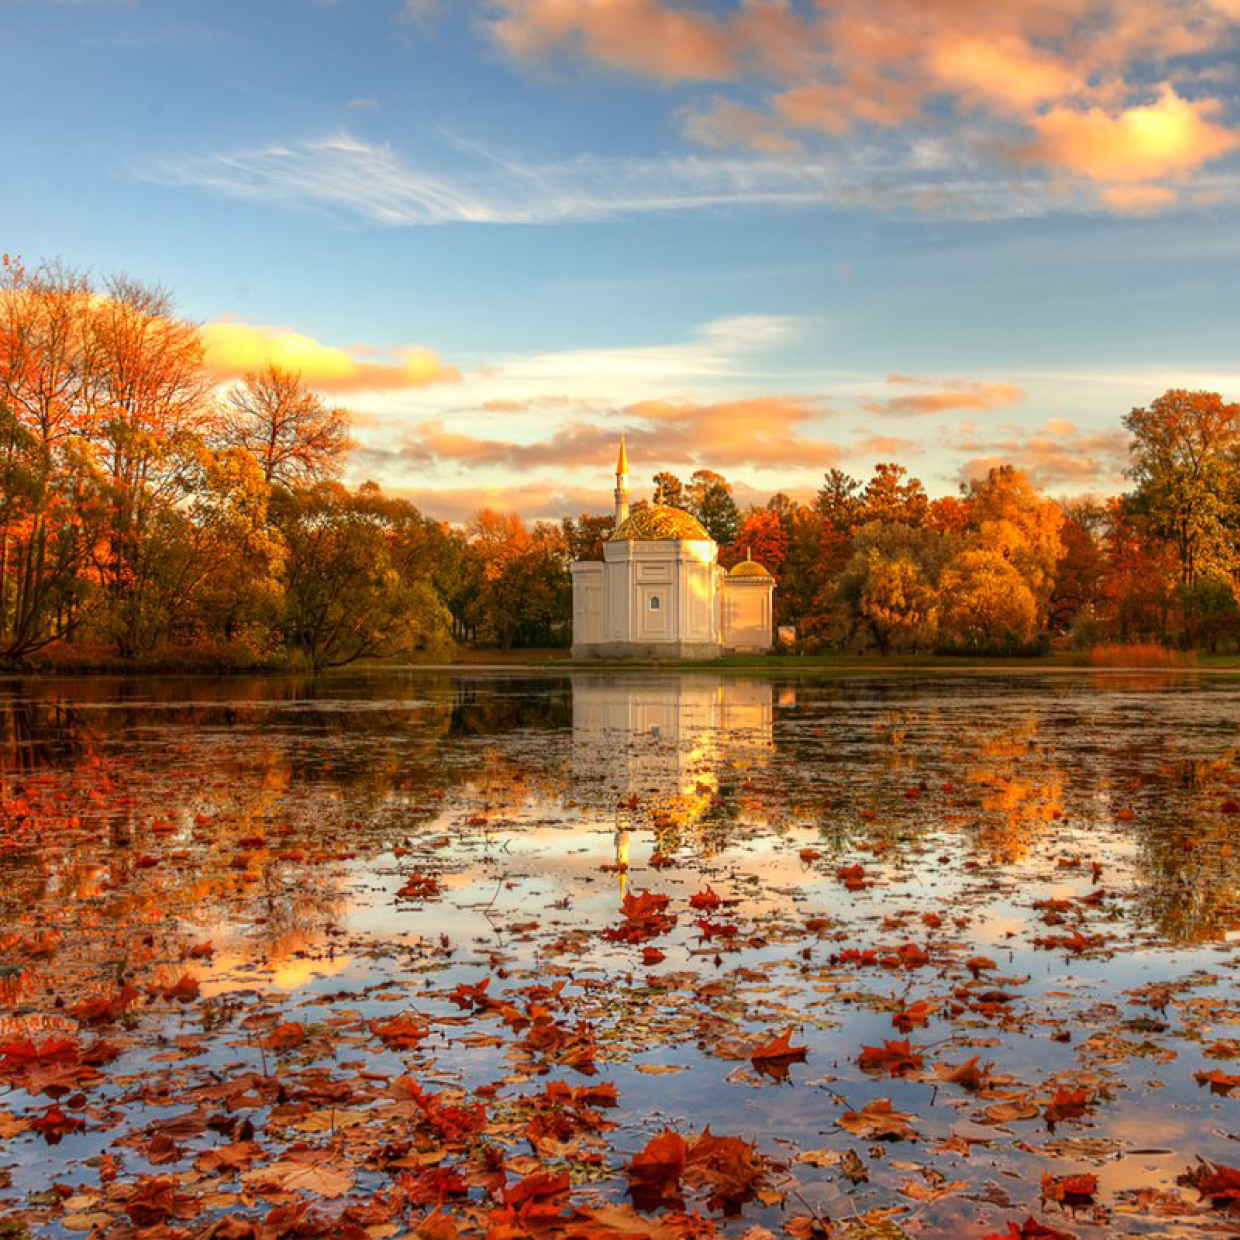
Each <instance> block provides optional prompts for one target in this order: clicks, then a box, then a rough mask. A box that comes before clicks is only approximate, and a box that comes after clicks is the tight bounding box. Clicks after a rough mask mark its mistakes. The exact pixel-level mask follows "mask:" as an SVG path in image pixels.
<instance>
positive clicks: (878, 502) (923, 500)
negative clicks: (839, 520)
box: [860, 461, 930, 525]
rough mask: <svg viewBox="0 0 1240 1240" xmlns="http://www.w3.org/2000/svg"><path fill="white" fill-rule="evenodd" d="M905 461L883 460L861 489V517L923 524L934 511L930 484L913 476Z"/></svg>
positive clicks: (908, 523)
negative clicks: (929, 488)
mask: <svg viewBox="0 0 1240 1240" xmlns="http://www.w3.org/2000/svg"><path fill="white" fill-rule="evenodd" d="M907 475H908V470H906V469H905V468H904V466H903V465H895V464H892V463H891V462H890V461H880V462H879V464H877V465H875V466H874V476H873V477H872V478H871V479H870V480H869V482H867V483H866V484H865V490H864V491H863V492H862V493H861V514H860V520H861V521H862V522H867V521H898V522H900V524H902V525H921V524H923V523H924V522H925V520H926V517H927V515H928V514H929V511H930V501H929V499H928V498H927V497H926V488H925V487H923V486H922V484H921V481H920V479H917V478H909V477H908V476H907Z"/></svg>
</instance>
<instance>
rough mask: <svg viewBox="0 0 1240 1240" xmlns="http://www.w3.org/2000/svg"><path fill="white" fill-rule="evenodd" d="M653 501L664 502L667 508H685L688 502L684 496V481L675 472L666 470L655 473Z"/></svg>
mask: <svg viewBox="0 0 1240 1240" xmlns="http://www.w3.org/2000/svg"><path fill="white" fill-rule="evenodd" d="M654 502H655V503H656V504H664V505H666V506H667V507H668V508H687V507H688V506H689V504H688V500H687V499H686V498H685V486H684V483H683V482H681V480H680V479H679V478H677V477H676V475H675V474H672V473H668V472H667V471H666V470H663V471H661V472H660V473H657V474H655V476H654Z"/></svg>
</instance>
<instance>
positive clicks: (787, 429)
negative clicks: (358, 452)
mask: <svg viewBox="0 0 1240 1240" xmlns="http://www.w3.org/2000/svg"><path fill="white" fill-rule="evenodd" d="M824 412H825V411H824V408H823V406H822V405H821V404H820V403H818V402H813V401H807V400H802V399H799V398H796V397H781V396H772V397H755V398H751V399H744V400H733V401H722V402H715V403H709V404H699V403H694V402H672V401H653V400H652V401H642V402H640V403H637V404H634V405H630V406H628V407H626V408H624V409H621V410H617V411H616V413H615V414H614V415H613V416H612V417H609V418H607V419H605V420H599V419H595V420H591V421H589V422H585V421H572V422H569V423H568V424H566V425H563V426H561V427H559V428H558V429H557V430H556V431H555V432H554V433H553V434H551V435H549V436H547V437H545V438H540V439H536V440H533V441H527V442H521V441H517V440H512V439H496V438H485V437H481V436H477V435H473V434H470V433H466V432H462V431H458V430H454V429H452V428H451V427H449V426H448V425H446V424H445V423H444V422H442V421H430V422H423V423H421V424H420V425H418V426H417V427H415V428H414V430H413V431H412V433H410V434H409V435H408V436H407V438H406V439H405V440H404V442H403V443H402V444H401V445H400V447H399V448H398V449H396V450H394V453H393V455H395V456H396V457H397V458H399V459H401V460H403V461H404V462H405V463H408V464H413V465H416V466H419V467H424V468H425V467H453V468H462V467H463V468H470V469H476V468H485V467H498V468H502V469H505V470H511V471H518V472H528V471H533V470H538V469H545V468H551V467H555V468H558V469H569V470H573V469H583V468H591V467H593V468H596V469H598V470H600V471H601V472H602V474H604V475H605V472H606V470H607V468H608V467H609V465H610V462H611V461H612V460H614V457H615V450H616V443H617V441H618V439H619V437H620V435H622V434H623V435H624V436H625V438H626V440H627V442H628V447H629V456H630V459H632V460H633V461H634V462H642V463H645V464H646V465H647V466H648V468H649V469H650V471H651V472H652V473H653V472H654V471H655V470H658V469H662V468H665V467H666V468H672V467H679V468H690V469H697V468H712V469H727V468H729V467H745V468H752V469H763V468H770V467H799V468H801V467H805V466H807V465H809V466H813V467H816V468H824V469H825V468H827V467H828V466H830V465H831V464H832V463H834V462H835V461H836V460H837V459H838V457H839V448H838V447H837V446H836V445H835V444H833V443H830V442H827V441H824V440H821V439H815V438H812V437H807V436H804V435H803V434H802V433H801V430H802V428H803V427H805V426H806V425H807V424H810V423H814V422H816V421H818V420H820V419H821V418H822V417H823V416H824ZM374 459H375V460H376V462H379V461H381V460H382V459H383V454H382V453H375V454H374Z"/></svg>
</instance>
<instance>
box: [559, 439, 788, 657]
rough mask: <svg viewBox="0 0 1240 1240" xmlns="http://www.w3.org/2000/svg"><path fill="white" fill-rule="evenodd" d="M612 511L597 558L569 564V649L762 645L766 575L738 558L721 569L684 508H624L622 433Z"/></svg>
mask: <svg viewBox="0 0 1240 1240" xmlns="http://www.w3.org/2000/svg"><path fill="white" fill-rule="evenodd" d="M615 497H616V519H615V528H614V529H613V531H612V533H611V536H610V537H609V538H608V539H607V541H606V542H605V543H604V544H603V558H602V560H577V561H575V562H574V564H573V566H572V574H573V657H574V658H576V659H714V658H718V657H719V656H720V655H721V654H725V653H728V654H730V653H749V652H758V651H765V650H768V649H770V646H771V638H772V602H773V595H774V592H775V580H774V578H773V577H772V576H771V574H770V573H768V572H767V570H766V569H765V568H763V567H762V565H761V564H758V563H756V562H754V561H752V560H748V559H746V560H743V561H742V562H741V563H739V564H737V565H736V566H735V567H734V568H733V569H732V571H731V572H728V571H727V570H726V569H724V568H723V567H722V565H720V563H719V558H718V557H719V547H718V545H717V544H716V543H715V541H714V540H713V539H712V538H711V536H710V535H709V534H708V533H707V532H706V530H705V528H704V527H703V526H702V523H701V522H700V521H699V520H698V519H697V518H696V517H695V516H693V514H692V513H689V512H685V511H684V510H683V509H681V508H672V507H669V506H667V505H664V504H647V505H644V506H639V507H638V508H637V509H636V510H633V511H630V507H629V462H628V454H627V453H626V451H625V446H624V440H623V439H622V440H621V441H620V457H619V459H618V460H617V462H616V490H615Z"/></svg>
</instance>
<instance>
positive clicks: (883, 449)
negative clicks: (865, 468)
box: [848, 435, 922, 461]
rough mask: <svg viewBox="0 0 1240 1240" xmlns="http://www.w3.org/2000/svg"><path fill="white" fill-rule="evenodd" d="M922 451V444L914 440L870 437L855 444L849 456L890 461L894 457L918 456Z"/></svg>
mask: <svg viewBox="0 0 1240 1240" xmlns="http://www.w3.org/2000/svg"><path fill="white" fill-rule="evenodd" d="M921 451H922V447H921V444H919V443H918V442H917V441H916V440H914V439H901V438H900V436H898V435H869V436H867V437H866V438H865V439H859V440H858V441H857V442H856V443H854V444H853V445H852V446H851V447H850V448H849V449H848V455H849V456H852V457H858V456H859V457H866V458H868V459H871V460H883V461H889V460H891V459H892V458H894V457H903V456H916V455H918V454H919V453H920V452H921Z"/></svg>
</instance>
